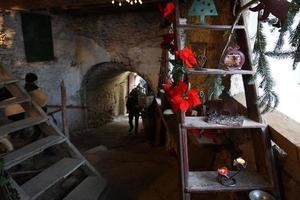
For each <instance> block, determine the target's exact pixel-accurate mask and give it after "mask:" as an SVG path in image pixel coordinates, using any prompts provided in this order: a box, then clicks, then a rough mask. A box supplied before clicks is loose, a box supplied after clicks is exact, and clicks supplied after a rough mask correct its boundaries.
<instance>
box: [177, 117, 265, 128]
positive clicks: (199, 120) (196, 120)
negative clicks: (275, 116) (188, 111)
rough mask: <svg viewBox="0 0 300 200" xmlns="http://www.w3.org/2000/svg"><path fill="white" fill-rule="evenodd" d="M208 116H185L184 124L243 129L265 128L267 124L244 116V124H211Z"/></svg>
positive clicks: (187, 125) (186, 125) (193, 126)
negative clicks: (207, 118)
mask: <svg viewBox="0 0 300 200" xmlns="http://www.w3.org/2000/svg"><path fill="white" fill-rule="evenodd" d="M205 118H206V117H185V121H184V123H183V124H182V126H183V127H184V128H200V129H243V128H265V126H266V125H265V124H261V123H258V122H255V121H253V120H251V119H248V118H246V117H244V123H243V125H242V126H228V125H220V124H211V123H207V122H206V121H205Z"/></svg>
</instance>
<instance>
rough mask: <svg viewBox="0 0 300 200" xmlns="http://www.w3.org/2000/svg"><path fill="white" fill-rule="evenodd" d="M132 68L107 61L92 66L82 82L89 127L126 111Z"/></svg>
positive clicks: (82, 93) (106, 121) (83, 100)
mask: <svg viewBox="0 0 300 200" xmlns="http://www.w3.org/2000/svg"><path fill="white" fill-rule="evenodd" d="M130 71H131V70H130V69H129V68H128V67H126V66H124V64H122V63H116V62H105V63H99V64H96V65H94V66H92V67H91V68H90V70H89V71H88V72H87V73H86V74H85V75H84V77H83V81H82V83H81V97H82V102H83V103H85V104H86V105H87V106H88V107H89V109H88V113H87V114H88V116H87V117H88V125H89V127H99V126H102V125H104V124H106V123H108V122H111V121H112V120H113V119H114V118H115V117H117V116H121V115H124V114H125V113H126V109H125V104H126V97H127V95H128V93H129V91H128V90H129V88H130V87H129V86H130V84H129V82H130V80H129V75H130V73H131V72H130Z"/></svg>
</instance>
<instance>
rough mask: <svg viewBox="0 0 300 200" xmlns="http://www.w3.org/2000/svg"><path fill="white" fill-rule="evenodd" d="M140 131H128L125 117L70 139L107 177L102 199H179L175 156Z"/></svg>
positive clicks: (204, 198)
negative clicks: (135, 133) (132, 133)
mask: <svg viewBox="0 0 300 200" xmlns="http://www.w3.org/2000/svg"><path fill="white" fill-rule="evenodd" d="M141 126H142V125H141V124H140V127H139V134H138V135H137V136H135V135H128V123H127V118H126V117H122V118H118V119H116V120H115V121H114V122H112V123H109V124H107V125H105V126H103V127H101V128H99V129H97V130H94V131H91V132H89V133H85V134H84V135H78V136H76V137H73V138H72V142H73V143H74V144H75V145H76V146H77V148H79V150H80V151H81V152H82V153H83V154H84V156H85V157H86V158H87V159H88V160H89V161H90V162H91V164H92V165H93V166H95V167H96V169H97V170H98V171H99V172H100V173H101V174H102V175H103V176H104V177H105V178H106V179H107V180H108V182H109V187H108V189H107V190H106V192H105V193H104V197H103V196H102V198H101V200H179V187H178V172H179V171H178V167H177V160H176V158H174V157H171V156H169V155H167V153H166V151H165V148H164V147H155V146H152V145H151V144H149V142H148V141H147V140H146V138H145V136H144V134H143V130H142V127H141ZM209 199H239V200H241V198H235V197H234V195H232V194H224V193H218V194H209V195H196V196H193V197H192V200H209Z"/></svg>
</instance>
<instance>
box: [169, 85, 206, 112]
mask: <svg viewBox="0 0 300 200" xmlns="http://www.w3.org/2000/svg"><path fill="white" fill-rule="evenodd" d="M168 95H169V98H170V103H171V106H172V108H173V111H178V110H181V111H183V112H186V111H187V110H188V109H189V108H192V107H194V106H197V105H199V104H201V100H200V98H199V96H198V94H197V92H196V91H195V90H193V89H190V90H188V86H187V85H186V84H185V83H184V82H183V81H179V82H178V85H177V86H175V87H173V88H171V89H170V90H169V92H168Z"/></svg>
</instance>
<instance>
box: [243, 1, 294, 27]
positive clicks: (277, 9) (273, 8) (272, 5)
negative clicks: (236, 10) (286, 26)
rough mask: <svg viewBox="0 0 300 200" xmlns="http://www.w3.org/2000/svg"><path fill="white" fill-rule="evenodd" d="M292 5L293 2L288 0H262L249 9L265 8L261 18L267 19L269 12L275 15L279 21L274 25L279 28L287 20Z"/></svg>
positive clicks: (255, 10) (254, 10)
mask: <svg viewBox="0 0 300 200" xmlns="http://www.w3.org/2000/svg"><path fill="white" fill-rule="evenodd" d="M290 6H291V3H290V2H288V1H286V0H260V3H259V4H258V5H257V6H255V7H253V8H249V9H250V10H251V11H253V12H257V11H261V10H263V14H262V16H261V17H260V18H259V20H266V19H267V18H268V16H269V14H272V15H274V16H275V17H277V18H278V21H277V23H276V24H273V26H274V27H277V28H279V27H281V25H282V24H283V23H284V22H285V20H286V18H287V13H288V11H289V9H290Z"/></svg>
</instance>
